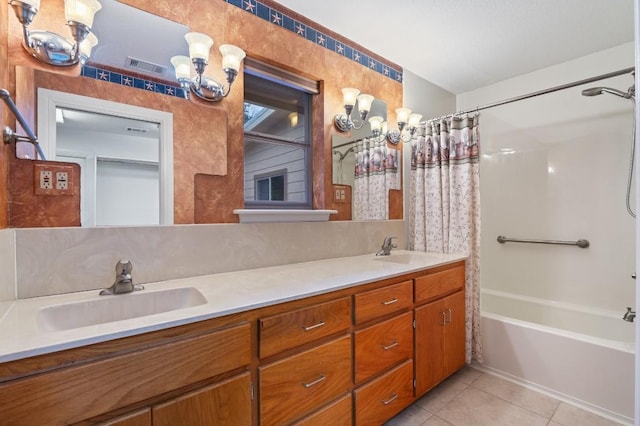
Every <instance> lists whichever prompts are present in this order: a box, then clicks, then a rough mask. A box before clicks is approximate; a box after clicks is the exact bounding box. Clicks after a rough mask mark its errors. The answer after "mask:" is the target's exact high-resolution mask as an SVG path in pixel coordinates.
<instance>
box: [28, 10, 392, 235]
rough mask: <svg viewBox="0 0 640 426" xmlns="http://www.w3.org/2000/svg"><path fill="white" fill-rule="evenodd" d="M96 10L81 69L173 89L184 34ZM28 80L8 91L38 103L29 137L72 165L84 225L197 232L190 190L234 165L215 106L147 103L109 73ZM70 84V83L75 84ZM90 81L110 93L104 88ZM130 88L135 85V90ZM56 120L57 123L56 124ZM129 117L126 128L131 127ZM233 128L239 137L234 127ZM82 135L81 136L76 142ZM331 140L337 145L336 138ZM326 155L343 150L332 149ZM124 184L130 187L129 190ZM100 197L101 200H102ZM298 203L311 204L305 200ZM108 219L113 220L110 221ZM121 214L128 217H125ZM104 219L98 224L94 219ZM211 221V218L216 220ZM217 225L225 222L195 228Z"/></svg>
mask: <svg viewBox="0 0 640 426" xmlns="http://www.w3.org/2000/svg"><path fill="white" fill-rule="evenodd" d="M100 1H101V3H102V10H100V12H99V13H97V14H96V17H95V21H94V26H93V29H94V31H95V33H96V35H97V37H98V39H99V44H98V46H96V47H95V48H94V51H93V53H92V56H91V59H90V61H89V63H88V66H89V67H88V68H87V67H85V70H86V69H90V68H91V67H94V68H104V69H106V70H115V71H118V70H121V71H122V73H123V74H124V73H129V72H130V73H132V75H136V76H142V78H144V77H145V76H146V77H147V78H149V79H150V80H153V81H174V80H175V79H174V76H173V72H174V71H173V68H172V67H171V65H169V64H170V57H171V56H173V55H179V54H183V55H188V45H187V43H186V41H185V40H184V34H186V33H187V32H189V31H190V29H189V27H188V26H186V25H182V24H180V23H177V22H173V21H170V20H167V19H164V18H161V17H158V16H155V15H152V14H150V13H148V12H146V11H143V10H140V9H136V8H134V7H131V6H128V5H125V4H122V3H120V2H118V1H116V0H100ZM151 29H153V31H151ZM143 35H144V36H143ZM223 41H224V40H219V41H218V42H223ZM19 67H21V66H19ZM23 68H26V67H23ZM212 71H215V70H212ZM31 73H32V74H34V75H35V77H34V76H30V77H29V76H28V73H23V74H25V75H27V76H28V78H31V79H32V81H30V82H28V83H26V84H24V82H21V83H20V84H17V89H16V90H17V91H18V90H21V88H23V87H30V88H31V89H33V90H32V91H33V94H31V92H29V93H28V95H29V96H33V99H34V100H35V99H36V96H37V100H35V102H34V103H33V105H37V108H38V114H37V120H36V129H34V130H37V131H36V133H37V134H38V137H39V140H40V141H41V142H44V144H45V145H46V144H47V142H51V143H50V145H49V146H48V148H47V149H48V152H47V153H48V155H47V158H48V159H50V160H53V159H58V160H60V161H71V162H76V163H79V164H80V165H81V166H82V167H81V169H82V172H81V173H82V174H83V176H81V179H82V184H81V186H80V187H81V190H82V191H83V193H82V195H81V204H82V206H81V207H82V214H81V215H82V217H81V223H82V225H83V226H101V225H139V224H171V223H198V222H197V221H195V222H194V217H195V213H194V211H195V210H196V207H194V205H195V204H196V203H198V200H199V199H204V197H207V196H209V193H208V192H207V193H203V192H200V193H198V191H197V190H196V189H195V186H196V182H198V179H200V181H199V182H202V181H203V180H205V179H209V182H212V183H211V185H215V183H216V182H217V181H214V180H213V178H217V177H225V176H228V175H229V173H233V172H234V171H233V170H231V169H229V167H230V166H233V165H227V159H228V158H233V159H235V157H229V156H228V152H227V150H228V149H229V148H228V146H227V145H228V141H227V139H228V138H227V129H228V128H229V127H228V125H227V119H228V118H227V113H226V109H225V108H226V107H225V106H224V105H222V106H216V105H214V104H212V105H203V104H201V103H200V104H199V103H197V102H196V101H186V100H185V99H183V98H182V97H180V96H161V95H156V97H155V98H153V97H151V95H149V96H148V94H147V93H146V91H145V90H139V89H140V87H137V88H131V87H125V86H126V85H127V82H126V81H125V77H117V78H113V75H114V74H113V73H112V74H111V75H109V76H106V77H105V78H102V77H101V76H100V75H91V76H90V77H92V78H77V77H72V76H70V75H64V74H58V73H56V71H54V72H48V71H46V70H43V69H38V70H32V72H31ZM94 74H95V73H94ZM72 79H75V80H77V81H79V82H77V83H74V82H72ZM118 79H119V80H118ZM16 80H18V76H17V77H16ZM99 80H107V81H109V82H110V83H115V84H104V82H103V81H99ZM97 82H99V83H100V85H98V84H97ZM130 85H133V86H136V85H137V81H133V82H131V84H130ZM107 86H108V87H107ZM41 87H42V88H44V89H47V90H49V91H51V93H49V98H47V96H46V95H44V94H43V93H45V92H41V93H38V90H37V89H38V88H41ZM55 92H60V93H66V94H68V95H70V96H73V95H78V96H80V97H82V96H90V97H92V98H94V101H92V102H90V104H92V105H94V106H95V105H98V104H99V102H97V101H98V100H104V101H106V102H107V103H109V102H111V103H112V104H111V106H109V107H99V108H90V107H83V106H81V105H78V104H77V103H75V101H73V102H72V101H69V102H67V101H64V102H58V101H55V100H54V101H52V100H51V99H53V98H56V97H59V94H55ZM52 93H53V94H52ZM376 103H377V104H378V106H377V108H379V109H380V111H376V110H374V111H372V114H376V115H383V116H386V105H385V104H384V102H380V101H378V100H377V101H376ZM127 104H132V105H137V106H139V108H141V109H140V111H144V112H140V111H138V112H136V113H132V112H131V111H129V112H125V113H122V112H119V111H120V110H119V109H120V107H127V106H131V105H127ZM374 108H375V106H374ZM125 111H126V109H125ZM56 114H57V115H58V117H59V119H61V120H63V123H57V124H56ZM166 114H168V115H166ZM123 117H125V119H124V120H122V118H123ZM132 118H135V120H134V121H131V119H132ZM82 122H83V123H84V124H81V123H82ZM102 122H104V124H102ZM107 122H108V123H111V124H115V125H116V126H117V127H118V128H119V129H122V128H127V129H131V130H129V131H126V132H125V134H123V133H122V132H121V130H115V131H112V130H106V127H105V126H106V123H107ZM171 122H172V123H173V124H171ZM99 123H101V124H99ZM236 124H239V125H238V128H239V129H241V127H242V125H241V124H240V123H236ZM171 125H173V130H172V129H171ZM72 126H76V127H75V128H73V127H72ZM83 127H84V129H83ZM87 127H90V129H87ZM233 128H234V129H235V127H233ZM365 128H368V125H366V126H365ZM82 132H85V133H84V135H83V134H82ZM87 132H90V133H87ZM114 132H115V133H114ZM118 132H120V133H118ZM172 137H173V138H174V140H172ZM337 138H340V136H336V139H337ZM81 139H82V140H83V141H84V142H83V143H87V142H89V141H90V142H91V143H92V146H91V147H89V146H84V147H80V146H79V144H80V142H79V141H80V140H81ZM100 141H102V142H104V145H102V146H100V147H99V146H97V144H99V143H102V142H100ZM336 143H337V144H340V142H336ZM93 144H96V146H93ZM172 144H173V148H172ZM118 145H119V148H117V151H118V154H117V155H115V154H114V152H113V151H114V148H116V146H118ZM125 145H126V146H127V149H129V148H131V149H132V151H131V152H130V153H128V152H126V150H127V149H125V148H124V146H125ZM140 146H144V149H143V151H145V152H146V153H145V154H144V155H139V152H138V151H139V148H136V147H140ZM335 149H336V150H339V151H342V148H341V147H338V148H335ZM347 150H348V149H347ZM151 151H153V154H152V153H151ZM172 152H173V158H172V157H171V153H172ZM342 152H343V153H344V151H342ZM348 154H350V155H351V156H350V157H349V158H343V161H342V162H341V163H336V162H335V161H334V168H333V170H334V173H333V178H334V180H333V181H334V182H342V178H340V179H339V180H335V178H336V176H337V175H336V173H337V171H336V170H337V169H336V168H337V167H338V165H339V167H341V168H342V171H343V174H344V176H347V175H348V174H350V172H347V169H353V167H354V164H355V163H354V158H355V157H354V156H353V155H352V154H354V151H353V150H352V151H351V152H349V153H348ZM337 158H338V155H335V156H334V157H333V160H336V159H337ZM349 162H350V164H349V165H348V166H347V163H349ZM172 171H173V176H172V175H171V172H172ZM127 176H129V177H130V178H131V179H133V180H131V181H128V180H127ZM254 180H255V179H254ZM220 181H223V179H220ZM308 182H309V185H310V184H311V182H312V179H310V178H309V179H308ZM259 183H263V182H262V181H260V182H259ZM152 187H153V189H152ZM290 187H293V186H292V185H290ZM123 188H127V191H125V192H126V195H127V196H128V200H124V199H123V198H122V195H123V190H122V189H123ZM131 188H138V189H139V191H132V190H130V189H131ZM103 190H104V191H105V193H104V194H102V193H101V191H103ZM254 192H255V191H254ZM141 193H145V197H142V196H140V194H141ZM136 194H138V195H136ZM308 194H312V188H309V189H308ZM118 197H120V198H119V200H120V205H125V206H127V208H118V204H119V203H118V202H117V201H114V198H118ZM216 202H225V203H227V204H229V205H231V203H232V202H233V206H234V207H236V208H237V207H240V206H241V203H242V200H235V201H231V200H222V201H216ZM305 202H306V203H310V202H311V196H310V195H309V196H308V198H307V199H306V200H305ZM147 203H151V204H153V208H149V206H148V205H147ZM210 206H212V207H208V208H209V210H206V208H205V210H206V211H205V213H207V214H208V213H209V212H211V211H212V210H211V209H213V208H215V206H213V204H210ZM109 210H113V212H111V213H110V212H109ZM127 212H135V214H134V215H132V216H128V215H127ZM103 213H104V214H105V215H103V216H102V217H101V214H103ZM212 216H213V217H217V216H215V214H213V215H212ZM352 218H354V217H352ZM226 220H228V219H227V218H224V219H213V220H206V219H205V220H204V221H207V222H215V221H226Z"/></svg>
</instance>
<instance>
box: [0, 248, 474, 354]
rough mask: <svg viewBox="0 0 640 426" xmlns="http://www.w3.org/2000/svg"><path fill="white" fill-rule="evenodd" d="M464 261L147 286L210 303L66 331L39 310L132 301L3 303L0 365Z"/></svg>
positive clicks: (368, 259) (325, 264)
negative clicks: (46, 323) (190, 293)
mask: <svg viewBox="0 0 640 426" xmlns="http://www.w3.org/2000/svg"><path fill="white" fill-rule="evenodd" d="M463 259H465V256H462V255H445V254H434V253H422V252H411V251H406V250H396V251H393V252H392V254H391V256H380V257H376V256H375V255H374V254H366V255H361V256H351V257H343V258H336V259H325V260H317V261H312V262H303V263H295V264H288V265H280V266H272V267H267V268H258V269H250V270H245V271H237V272H228V273H222V274H213V275H203V276H198V277H191V278H183V279H175V280H169V281H161V282H156V283H147V284H144V286H145V290H142V291H143V292H151V291H158V290H163V289H172V288H180V287H194V288H196V289H197V290H199V291H200V292H201V293H202V295H204V297H205V298H206V300H207V302H206V303H204V304H201V305H199V306H194V307H189V308H183V309H179V310H174V311H169V312H164V313H159V314H153V315H147V316H143V317H138V318H132V319H127V320H121V321H113V322H109V323H103V324H98V325H90V326H85V327H79V328H74V329H70V330H61V331H47V330H46V329H45V328H43V327H42V325H41V324H40V323H39V320H38V316H39V315H38V313H39V312H40V310H41V309H43V308H46V307H48V306H52V305H60V304H66V303H77V302H80V303H81V302H86V301H93V300H96V299H102V298H104V297H113V298H118V297H128V296H129V295H127V294H124V295H116V296H99V295H98V291H96V290H92V291H84V292H78V293H69V294H62V295H56V296H45V297H36V298H31V299H20V300H16V301H13V302H1V303H0V362H7V361H12V360H16V359H21V358H27V357H30V356H35V355H41V354H46V353H51V352H56V351H60V350H64V349H70V348H75V347H79V346H83V345H88V344H93V343H98V342H103V341H107V340H113V339H118V338H122V337H127V336H132V335H136V334H141V333H145V332H149V331H154V330H160V329H165V328H169V327H175V326H179V325H183V324H188V323H193V322H196V321H202V320H206V319H211V318H216V317H221V316H224V315H228V314H232V313H237V312H243V311H248V310H251V309H255V308H261V307H264V306H269V305H274V304H277V303H282V302H287V301H291V300H296V299H302V298H305V297H309V296H315V295H318V294H322V293H327V292H330V291H334V290H340V289H343V288H347V287H353V286H357V285H360V284H365V283H369V282H372V281H376V280H381V279H385V278H392V277H395V276H399V275H403V274H407V273H411V272H415V271H418V270H421V269H425V268H430V267H435V266H439V265H444V264H447V263H453V262H457V261H460V260H463ZM134 279H135V276H134ZM136 293H137V292H136Z"/></svg>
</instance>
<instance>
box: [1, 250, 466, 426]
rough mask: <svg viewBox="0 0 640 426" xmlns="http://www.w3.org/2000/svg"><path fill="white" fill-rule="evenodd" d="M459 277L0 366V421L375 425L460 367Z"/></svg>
mask: <svg viewBox="0 0 640 426" xmlns="http://www.w3.org/2000/svg"><path fill="white" fill-rule="evenodd" d="M464 274H465V273H464V262H457V263H454V264H451V265H445V266H440V267H437V268H433V269H428V270H423V271H416V272H414V273H407V274H405V275H403V276H400V277H396V278H391V279H386V280H382V281H378V282H371V283H368V284H363V285H361V286H356V287H351V288H345V289H341V290H337V291H334V292H330V293H326V294H321V295H317V296H313V297H310V298H306V299H300V300H294V301H290V302H286V303H282V304H277V305H273V306H268V307H264V308H259V309H254V310H249V311H246V312H240V313H236V314H232V315H229V316H227V317H221V318H215V319H212V320H207V321H202V322H197V323H193V324H188V325H184V326H180V327H175V328H170V329H165V330H158V331H155V332H151V333H146V334H141V335H138V336H131V337H127V338H123V339H118V340H115V341H108V342H103V343H99V344H96V345H91V346H87V347H82V348H76V349H71V350H69V351H65V352H62V353H54V354H50V355H43V356H41V357H35V358H33V359H25V360H21V361H18V362H17V364H15V363H7V364H0V424H2V425H3V426H4V425H14V424H15V425H32V424H33V425H35V424H76V425H89V424H91V425H103V426H151V425H157V426H164V425H182V424H185V425H186V424H188V425H190V426H191V425H195V426H198V425H203V426H204V425H222V426H224V425H233V426H243V425H247V426H258V425H261V426H270V425H304V426H316V425H317V426H320V425H322V426H324V425H331V426H352V425H367V426H368V425H380V424H383V423H384V422H386V421H387V420H389V419H390V418H391V417H393V416H394V415H396V414H397V413H399V412H400V411H401V410H403V409H404V408H406V407H407V406H408V405H410V404H411V403H412V402H414V401H415V400H416V399H417V398H418V397H420V396H421V395H422V394H424V393H425V392H427V391H428V390H429V389H431V388H432V387H434V386H435V385H436V384H438V383H439V382H441V381H442V380H443V379H444V378H446V377H447V376H449V375H450V374H452V373H453V372H454V371H456V370H457V369H459V368H461V367H462V366H464V362H465V297H464V280H465V276H464ZM254 383H255V384H257V386H254Z"/></svg>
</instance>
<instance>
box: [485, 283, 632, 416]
mask: <svg viewBox="0 0 640 426" xmlns="http://www.w3.org/2000/svg"><path fill="white" fill-rule="evenodd" d="M481 311H482V323H481V328H482V342H483V355H484V363H483V364H482V367H483V368H486V369H487V370H489V371H492V372H494V373H497V374H500V375H503V376H505V377H507V378H510V379H512V380H515V381H517V382H520V383H523V384H525V385H528V386H530V387H533V388H537V389H539V390H542V391H544V392H546V393H549V394H551V395H553V396H555V397H557V398H560V399H563V400H565V401H567V402H570V403H573V404H576V405H579V406H582V407H584V408H587V409H589V410H592V411H594V412H597V413H598V414H601V415H604V416H607V417H609V418H611V419H614V420H618V421H621V422H623V423H628V424H632V423H633V413H634V408H633V399H634V398H633V392H634V343H633V342H634V323H629V322H626V321H623V320H622V319H621V317H622V314H623V313H624V309H622V310H621V311H620V312H616V313H612V312H605V311H600V310H594V309H587V308H584V307H580V306H575V305H569V304H561V303H554V302H549V301H546V300H543V299H535V298H529V297H523V296H518V295H514V294H509V293H503V292H498V291H493V290H487V289H484V290H482V296H481ZM618 314H619V315H618Z"/></svg>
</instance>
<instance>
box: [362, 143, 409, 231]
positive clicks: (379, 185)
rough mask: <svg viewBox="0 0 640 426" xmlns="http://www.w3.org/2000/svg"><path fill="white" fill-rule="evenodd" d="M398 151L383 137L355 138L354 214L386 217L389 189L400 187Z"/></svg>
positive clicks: (377, 217)
mask: <svg viewBox="0 0 640 426" xmlns="http://www.w3.org/2000/svg"><path fill="white" fill-rule="evenodd" d="M399 152H400V151H398V150H396V149H393V148H389V147H388V146H387V142H386V139H384V138H365V139H362V140H360V141H357V142H356V145H355V155H356V167H355V180H354V188H353V218H354V219H355V220H374V219H388V218H389V189H400V178H399V174H398V164H399Z"/></svg>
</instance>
